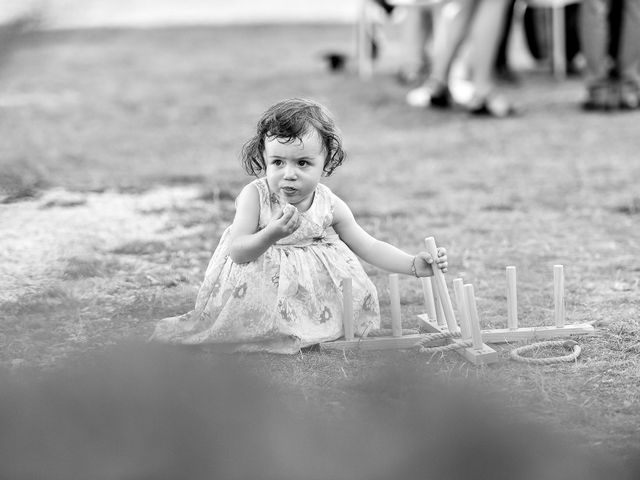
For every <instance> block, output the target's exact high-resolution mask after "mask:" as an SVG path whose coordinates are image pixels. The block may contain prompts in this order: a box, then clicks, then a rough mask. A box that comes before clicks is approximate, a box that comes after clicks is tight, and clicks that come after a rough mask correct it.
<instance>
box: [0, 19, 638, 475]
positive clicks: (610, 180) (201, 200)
mask: <svg viewBox="0 0 640 480" xmlns="http://www.w3.org/2000/svg"><path fill="white" fill-rule="evenodd" d="M352 41H353V32H352V31H351V30H350V29H349V28H347V27H345V26H304V27H302V26H285V27H274V26H250V27H226V28H222V27H219V28H190V29H189V28H184V29H182V28H178V29H166V30H99V31H72V32H46V33H31V34H27V35H25V37H24V38H21V39H20V42H19V43H16V47H15V50H14V51H13V53H12V55H10V56H9V57H5V58H4V59H3V63H2V64H1V67H0V137H1V138H2V140H1V141H0V197H1V198H4V201H5V203H3V204H0V224H1V227H0V259H2V262H3V265H2V267H1V268H4V269H5V272H3V277H4V278H2V277H0V287H2V293H1V294H0V301H1V302H2V303H0V363H1V364H2V365H3V366H5V367H7V368H12V369H13V370H20V369H35V370H38V371H42V370H46V369H51V368H56V367H57V366H58V365H60V363H61V362H62V361H63V360H67V361H73V360H74V358H78V357H79V356H80V355H81V354H85V353H87V352H93V351H99V350H101V349H103V348H105V347H106V346H108V345H112V344H114V343H116V342H118V341H119V340H121V339H125V338H134V339H140V340H142V339H145V338H147V336H148V335H149V333H150V332H151V330H152V328H153V325H154V321H155V320H156V319H158V318H161V317H164V316H169V315H174V314H177V313H182V312H185V311H187V310H189V309H190V308H191V307H192V305H193V302H194V298H195V293H196V291H197V288H198V285H199V282H200V281H201V279H202V276H203V274H204V269H205V267H206V263H207V260H208V258H209V256H210V254H211V252H212V251H213V249H214V248H215V245H216V243H217V240H218V238H219V236H220V234H221V233H222V230H223V229H224V227H225V226H226V225H227V224H228V223H229V221H230V220H231V218H232V216H233V211H234V210H233V199H234V198H235V195H236V194H237V192H238V191H239V189H240V188H241V186H242V185H244V184H245V183H246V182H248V181H250V178H248V177H246V175H245V174H244V173H243V172H242V170H241V168H240V165H239V160H238V153H239V149H240V146H241V144H242V143H243V142H244V140H245V139H246V138H247V137H248V136H249V135H251V133H252V130H253V128H254V124H255V121H256V119H257V118H258V116H259V115H260V113H261V112H262V111H263V110H264V109H266V108H267V107H268V106H269V105H271V104H272V103H274V102H275V101H277V100H279V99H282V98H284V97H293V96H303V97H311V98H314V99H316V100H318V101H320V102H323V103H325V104H326V105H327V106H328V107H329V108H330V109H331V110H332V112H333V113H334V115H335V117H336V118H337V120H338V123H339V125H340V126H341V128H342V130H343V134H344V138H345V147H346V150H347V152H348V159H347V161H346V162H345V164H344V165H343V166H342V167H341V168H339V169H338V170H337V171H336V172H335V174H334V176H333V177H331V178H329V179H327V183H328V184H329V185H330V187H331V188H332V189H333V190H334V191H335V192H336V193H337V194H338V195H339V196H341V197H342V198H343V199H345V200H346V201H347V203H349V204H350V205H351V206H352V209H353V211H354V213H355V215H356V217H357V218H358V220H359V221H360V223H361V224H362V225H363V226H364V227H365V229H367V230H368V231H369V232H371V233H372V234H374V235H377V236H378V237H379V238H380V239H383V240H386V241H389V242H392V243H394V244H397V245H398V246H400V247H401V248H404V249H406V250H409V251H417V250H418V249H420V248H421V243H422V239H423V238H424V237H425V236H431V235H433V236H435V237H436V239H437V241H438V243H439V244H440V245H442V246H445V247H447V249H448V252H449V259H450V274H449V275H448V278H449V281H451V279H453V278H456V277H459V276H460V277H463V278H464V279H465V281H466V282H471V283H473V284H474V286H475V290H476V295H477V297H478V309H479V312H480V317H481V321H482V324H483V326H484V327H485V328H489V327H504V326H506V302H505V288H506V287H505V273H504V272H505V267H506V266H507V265H515V266H517V268H518V295H519V298H518V300H519V317H520V322H521V324H522V325H523V326H535V325H542V324H551V322H552V316H553V286H552V282H553V271H552V269H553V265H554V264H563V265H564V266H565V278H566V280H565V285H566V302H567V303H566V309H567V322H568V323H583V322H592V323H593V324H594V325H595V326H597V334H596V335H594V336H590V337H587V338H581V339H580V340H579V341H580V344H581V345H582V347H583V354H582V356H581V357H580V358H579V360H578V361H577V362H575V363H571V364H562V365H553V366H527V365H524V364H520V363H514V362H512V361H510V360H508V351H509V348H508V347H501V350H500V351H501V356H502V360H501V361H500V362H499V363H498V364H495V365H491V366H489V367H485V368H476V367H474V366H471V365H469V364H467V363H465V362H463V361H462V360H461V358H460V357H459V356H457V355H456V354H455V353H448V354H446V355H438V356H435V357H432V356H429V355H425V354H420V353H418V352H413V351H411V352H404V353H401V354H395V353H392V354H383V353H363V352H348V353H346V354H344V355H343V354H342V353H333V352H332V353H323V352H308V353H304V354H301V355H296V356H292V357H281V356H273V355H251V356H247V357H246V358H243V361H246V362H247V363H248V364H250V365H251V368H252V369H253V370H254V371H256V372H258V373H260V374H261V375H263V376H264V377H265V378H268V379H269V381H271V382H274V383H275V384H279V385H284V386H285V387H287V388H290V389H292V391H294V392H296V393H297V394H299V395H300V396H301V397H302V398H304V399H306V401H307V402H310V403H311V404H312V405H315V406H317V407H318V409H319V410H321V411H326V412H328V413H329V414H333V413H334V412H339V411H342V410H344V409H349V408H350V407H352V406H354V405H358V402H360V401H361V399H362V398H363V396H364V395H372V394H373V395H379V396H381V397H385V396H389V397H394V398H395V395H401V393H398V392H391V391H387V390H382V391H374V392H373V393H372V392H370V391H367V390H366V389H363V388H361V385H362V382H364V381H367V380H369V379H371V378H374V377H375V376H376V374H377V372H378V371H379V370H381V369H382V368H383V367H384V366H387V365H388V364H390V363H397V362H400V361H405V362H407V368H410V369H411V370H414V369H415V371H416V372H418V375H419V376H420V375H421V376H424V378H427V377H434V376H435V377H437V378H439V379H444V380H445V381H446V382H458V381H463V382H467V381H468V382H472V383H478V384H482V385H484V386H490V388H491V389H492V391H494V392H497V393H496V395H497V396H499V397H500V398H501V401H506V402H507V403H508V404H509V407H510V408H516V409H521V411H523V412H526V414H527V415H529V416H531V417H533V418H534V419H535V420H537V421H540V422H542V423H544V424H547V425H550V426H553V427H554V428H559V429H561V430H563V431H565V432H570V433H572V434H575V435H576V438H578V442H579V443H581V444H583V445H585V446H590V447H594V448H596V449H597V450H599V451H604V452H610V453H612V454H613V455H615V456H616V457H617V458H620V459H621V461H625V462H626V461H632V460H634V459H635V457H636V456H637V453H638V448H639V447H640V437H639V436H638V431H639V429H640V393H639V392H640V390H639V386H640V361H639V359H638V355H639V354H640V324H639V321H640V317H639V316H638V311H639V309H640V286H639V282H640V240H639V237H638V221H639V218H640V217H639V215H640V193H639V190H638V179H639V178H640V161H639V159H638V153H637V151H638V149H637V145H638V144H637V132H638V124H639V122H640V111H638V112H631V113H611V114H602V113H595V114H591V113H590V114H586V113H584V112H582V111H581V110H580V109H579V106H578V104H579V101H580V99H581V95H582V85H581V83H580V81H579V80H577V79H568V80H567V81H564V82H557V81H554V80H553V79H552V78H551V77H550V76H549V75H548V74H547V73H546V72H545V71H530V72H522V77H521V83H520V85H518V86H516V87H513V86H511V87H508V88H507V87H505V88H507V93H508V95H510V97H511V98H513V99H514V100H515V101H516V102H517V103H518V104H519V105H520V107H521V109H522V115H520V116H517V117H514V118H509V119H502V120H496V119H485V118H482V119H481V118H471V117H469V116H467V115H466V114H465V113H463V112H460V111H421V110H415V109H410V108H408V107H407V106H405V104H404V101H403V99H404V94H405V92H406V91H405V87H402V86H400V85H399V84H398V83H397V82H396V81H395V78H394V75H393V73H394V72H393V65H392V61H391V60H390V59H389V58H390V54H391V53H392V50H393V48H395V47H393V45H392V42H393V41H394V40H393V38H390V40H389V42H390V44H389V46H388V48H389V50H388V51H387V57H386V60H385V62H387V63H384V62H383V65H381V68H380V71H379V72H378V73H377V75H376V77H375V79H374V80H373V81H368V82H364V81H361V80H359V79H358V78H357V76H356V75H355V74H354V73H353V68H354V65H353V62H351V63H350V64H349V65H348V69H347V71H346V72H341V73H330V72H328V70H327V68H326V65H325V64H324V62H323V60H322V54H323V53H325V52H326V51H329V50H338V51H344V52H352V51H353V45H352ZM383 55H384V51H383ZM61 189H64V190H61ZM366 269H367V271H368V272H369V273H370V275H371V277H372V279H373V281H374V283H375V284H376V286H377V287H378V290H379V293H380V301H381V308H382V311H383V315H384V318H385V319H388V317H389V305H388V303H389V296H388V290H387V279H386V274H385V273H384V272H381V271H379V270H377V269H375V268H374V267H370V266H366ZM419 287H420V285H419V282H416V281H415V279H411V278H403V279H401V293H402V294H401V297H402V313H403V318H404V319H405V323H406V324H407V326H411V325H414V324H415V320H414V319H415V316H416V314H418V313H422V312H423V310H424V309H423V305H422V297H421V292H420V288H419ZM406 387H407V388H410V385H408V386H406Z"/></svg>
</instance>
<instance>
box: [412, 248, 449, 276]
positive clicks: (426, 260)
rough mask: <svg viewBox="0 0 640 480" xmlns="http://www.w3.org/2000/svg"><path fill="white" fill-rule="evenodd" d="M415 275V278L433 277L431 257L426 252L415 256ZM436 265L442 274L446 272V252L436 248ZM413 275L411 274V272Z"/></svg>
mask: <svg viewBox="0 0 640 480" xmlns="http://www.w3.org/2000/svg"><path fill="white" fill-rule="evenodd" d="M414 265H415V270H416V271H415V275H416V276H417V277H431V276H433V269H432V268H431V267H432V265H433V257H432V256H431V255H430V254H429V253H427V252H420V253H418V254H417V255H416V258H415V261H414ZM436 265H437V266H438V268H439V269H440V270H442V272H443V273H445V272H446V271H447V267H448V266H449V264H448V262H447V251H446V250H445V249H444V248H438V258H437V259H436ZM412 273H413V272H412Z"/></svg>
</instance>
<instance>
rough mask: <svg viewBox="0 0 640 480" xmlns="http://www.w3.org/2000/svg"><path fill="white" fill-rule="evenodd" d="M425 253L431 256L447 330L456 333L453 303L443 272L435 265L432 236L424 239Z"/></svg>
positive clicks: (434, 243) (435, 257)
mask: <svg viewBox="0 0 640 480" xmlns="http://www.w3.org/2000/svg"><path fill="white" fill-rule="evenodd" d="M424 243H425V246H426V248H427V253H429V254H430V255H431V256H432V257H433V264H432V267H433V278H434V281H435V285H436V291H437V292H438V298H439V299H440V302H442V309H443V311H444V317H445V319H446V321H447V327H448V328H449V332H451V333H457V332H459V331H460V329H459V328H458V325H457V323H456V316H455V314H454V313H453V305H452V304H451V297H449V291H448V290H447V282H446V280H445V278H444V273H442V270H440V269H439V268H438V266H437V265H436V260H437V258H438V248H437V247H436V241H435V239H434V238H433V237H427V238H425V239H424ZM436 308H437V307H436Z"/></svg>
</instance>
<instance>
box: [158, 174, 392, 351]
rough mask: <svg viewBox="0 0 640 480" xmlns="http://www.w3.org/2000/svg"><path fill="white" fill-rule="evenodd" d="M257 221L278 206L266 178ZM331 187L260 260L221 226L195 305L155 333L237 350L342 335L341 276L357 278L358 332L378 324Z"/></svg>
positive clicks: (292, 345) (289, 347)
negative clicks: (245, 258)
mask: <svg viewBox="0 0 640 480" xmlns="http://www.w3.org/2000/svg"><path fill="white" fill-rule="evenodd" d="M252 184H253V185H255V187H256V188H257V189H258V192H259V195H260V219H259V229H262V228H264V227H265V226H266V225H267V224H268V222H269V220H270V219H271V216H272V215H273V214H274V213H275V212H276V211H278V210H279V208H280V206H278V199H277V196H276V195H274V194H272V192H270V191H269V187H268V184H267V181H266V179H265V178H260V179H257V180H254V181H253V182H252ZM333 198H334V197H333V194H332V193H331V190H330V189H329V188H328V187H327V186H325V185H322V184H318V186H317V188H316V191H315V194H314V198H313V203H312V204H311V207H310V208H309V209H308V210H307V211H306V212H301V219H302V220H301V224H300V227H299V228H298V229H297V230H296V231H295V232H294V233H292V234H291V235H289V236H288V237H285V238H283V239H281V240H279V241H278V242H276V243H275V244H274V245H272V246H271V247H269V248H268V249H267V251H266V252H265V253H264V254H262V255H261V256H260V257H259V258H257V259H256V260H254V261H252V262H249V263H243V264H238V263H234V262H233V261H232V260H231V258H230V257H229V238H230V231H231V228H232V227H228V228H227V229H226V230H225V231H224V233H223V234H222V238H221V239H220V243H219V244H218V247H217V248H216V250H215V252H214V254H213V256H212V258H211V261H210V262H209V266H208V267H207V271H206V273H205V278H204V281H203V283H202V286H201V287H200V290H199V292H198V296H197V299H196V305H195V309H194V310H193V311H191V312H189V313H187V314H184V315H181V316H178V317H170V318H165V319H163V320H160V321H159V322H158V323H157V325H156V329H155V332H154V334H153V335H152V337H151V340H156V341H162V342H169V343H179V344H188V345H206V344H228V345H230V346H231V347H232V349H233V350H235V351H263V352H272V353H296V352H298V351H299V350H300V348H303V347H306V346H309V345H313V344H317V343H320V342H325V341H330V340H335V339H337V338H340V337H341V336H342V335H343V328H342V310H343V305H342V278H344V277H351V278H352V282H353V314H354V330H355V332H356V335H362V334H363V333H365V332H366V331H370V330H376V329H378V328H379V327H380V311H379V306H378V295H377V292H376V289H375V286H374V285H373V283H372V282H371V280H369V278H368V276H367V274H366V273H365V271H364V269H363V268H362V265H361V264H360V262H359V260H358V259H357V257H356V256H355V254H354V253H353V252H352V251H351V250H350V249H349V248H348V247H347V245H346V244H344V243H343V242H342V241H341V240H340V239H339V238H338V236H337V235H336V234H335V232H334V231H333V229H332V228H331V224H332V222H333Z"/></svg>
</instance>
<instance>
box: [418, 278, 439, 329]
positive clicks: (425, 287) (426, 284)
mask: <svg viewBox="0 0 640 480" xmlns="http://www.w3.org/2000/svg"><path fill="white" fill-rule="evenodd" d="M420 283H421V284H422V295H423V296H424V306H425V308H426V309H427V316H428V317H429V320H431V321H432V322H435V321H436V302H435V299H434V297H433V284H432V283H431V278H430V277H420Z"/></svg>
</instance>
